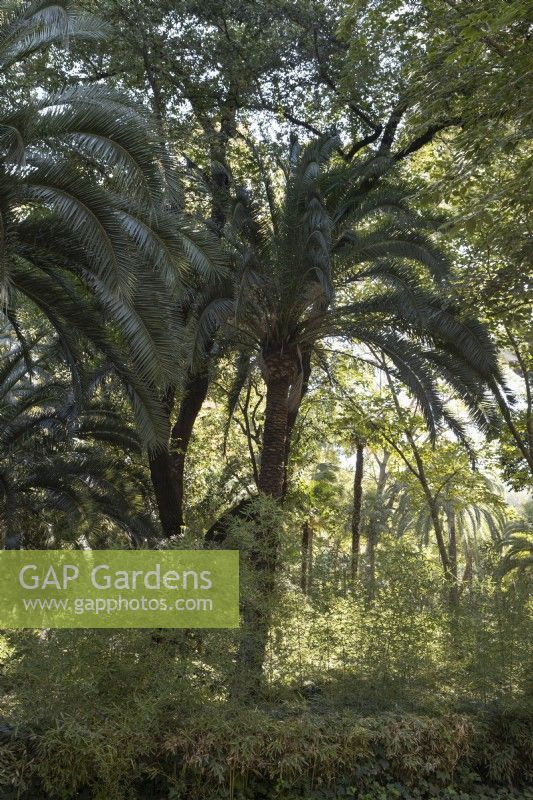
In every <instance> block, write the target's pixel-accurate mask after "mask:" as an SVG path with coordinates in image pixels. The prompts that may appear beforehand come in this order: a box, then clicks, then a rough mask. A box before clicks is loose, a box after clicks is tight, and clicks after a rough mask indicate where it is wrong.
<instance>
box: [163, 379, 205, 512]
mask: <svg viewBox="0 0 533 800" xmlns="http://www.w3.org/2000/svg"><path fill="white" fill-rule="evenodd" d="M208 388H209V379H208V375H207V372H204V373H202V374H200V375H190V376H189V377H188V380H187V383H186V385H185V393H184V396H183V399H182V401H181V403H180V407H179V412H178V418H177V420H176V423H175V425H174V427H173V428H172V433H171V436H170V446H171V459H172V469H173V473H174V481H175V486H176V504H177V515H178V519H179V524H180V527H181V526H182V525H183V524H184V517H183V498H184V493H185V485H184V484H185V459H186V457H187V450H188V448H189V443H190V441H191V436H192V432H193V428H194V424H195V422H196V420H197V418H198V414H199V413H200V410H201V408H202V405H203V403H204V401H205V398H206V396H207V390H208Z"/></svg>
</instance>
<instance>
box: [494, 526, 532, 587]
mask: <svg viewBox="0 0 533 800" xmlns="http://www.w3.org/2000/svg"><path fill="white" fill-rule="evenodd" d="M532 534H533V523H531V522H528V521H527V520H520V521H518V522H509V523H508V524H507V526H506V527H505V530H504V535H503V538H502V541H501V542H500V547H501V549H502V551H504V555H503V558H502V561H501V564H500V567H499V574H500V575H507V573H509V572H511V571H513V570H531V568H532V567H533V537H532Z"/></svg>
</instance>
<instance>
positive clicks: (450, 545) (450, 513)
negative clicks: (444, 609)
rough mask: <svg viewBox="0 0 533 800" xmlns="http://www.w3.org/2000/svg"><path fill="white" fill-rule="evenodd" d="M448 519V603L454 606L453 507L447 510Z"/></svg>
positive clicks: (456, 600)
mask: <svg viewBox="0 0 533 800" xmlns="http://www.w3.org/2000/svg"><path fill="white" fill-rule="evenodd" d="M446 516H447V520H448V563H449V571H450V604H451V606H452V608H454V607H455V606H456V605H457V603H458V601H459V584H458V577H459V576H458V573H457V529H456V525H455V513H454V511H453V509H448V511H447V514H446Z"/></svg>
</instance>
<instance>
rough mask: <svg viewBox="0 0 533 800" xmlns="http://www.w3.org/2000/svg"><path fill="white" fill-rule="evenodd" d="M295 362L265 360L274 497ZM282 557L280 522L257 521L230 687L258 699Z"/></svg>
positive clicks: (262, 475)
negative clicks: (249, 581)
mask: <svg viewBox="0 0 533 800" xmlns="http://www.w3.org/2000/svg"><path fill="white" fill-rule="evenodd" d="M293 363H294V362H293V361H292V360H289V359H288V358H286V357H284V356H283V355H281V354H276V355H275V356H274V357H270V358H269V359H265V365H266V368H265V373H266V374H265V380H266V385H267V394H266V408H265V423H264V429H263V443H262V449H261V465H260V469H259V491H260V492H262V493H263V494H265V495H267V496H268V497H272V498H273V499H274V500H281V498H282V495H283V483H284V474H285V473H284V463H285V442H286V437H287V419H288V410H289V407H288V397H289V387H290V385H291V382H292V379H293V377H294V375H295V374H296V370H293V369H292V365H293ZM278 558H279V534H278V530H277V526H276V525H275V524H272V522H269V521H267V522H266V523H265V524H263V525H257V527H256V535H255V541H254V543H253V545H252V548H251V552H250V566H251V568H252V571H253V577H254V587H253V589H254V591H253V593H252V594H251V596H250V597H248V598H246V599H245V600H244V601H243V611H242V631H241V641H240V646H239V653H238V658H237V667H238V671H237V674H236V676H235V679H234V684H233V688H232V694H233V695H238V696H239V697H241V698H242V699H245V700H253V699H255V698H256V697H257V696H258V694H259V693H260V689H261V679H262V671H263V664H264V660H265V653H266V646H267V641H268V632H269V628H270V620H271V615H272V604H273V601H274V595H275V588H276V580H275V578H276V568H277V564H278Z"/></svg>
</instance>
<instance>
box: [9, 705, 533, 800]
mask: <svg viewBox="0 0 533 800" xmlns="http://www.w3.org/2000/svg"><path fill="white" fill-rule="evenodd" d="M142 722H143V721H142V719H140V718H139V717H138V716H137V717H135V716H128V715H126V714H124V716H123V717H122V718H119V717H115V718H107V717H105V718H104V717H103V718H102V719H101V720H100V722H99V724H96V723H95V721H94V720H93V723H92V725H91V726H89V725H87V721H85V723H84V721H83V720H82V719H80V718H79V717H76V715H75V714H74V713H73V714H72V715H71V716H70V717H69V718H64V719H62V720H61V722H59V723H58V724H57V725H55V726H53V727H50V728H49V729H47V730H42V731H40V732H39V733H36V734H35V733H34V734H32V735H31V736H29V737H28V738H27V739H26V740H24V739H23V738H21V737H15V738H14V740H13V741H12V742H11V743H10V744H8V745H5V746H4V747H3V749H2V751H1V758H0V781H1V782H2V784H3V786H4V794H3V795H0V796H2V797H3V798H6V797H18V798H21V800H30V798H31V800H35V798H37V797H38V798H39V800H45V799H46V800H71V798H72V800H73V798H80V799H81V798H85V799H86V800H96V799H98V800H103V798H106V800H119V799H120V800H133V799H134V798H135V800H148V798H152V800H156V799H157V800H223V798H224V800H227V799H228V798H230V800H233V799H234V800H260V799H261V800H267V799H268V800H296V798H305V800H328V799H330V800H337V798H339V799H340V798H357V800H393V799H395V800H398V799H400V800H410V799H411V798H412V800H419V799H420V800H423V799H424V798H442V799H443V800H445V799H446V800H469V799H470V798H479V800H481V799H482V798H487V799H488V798H500V800H504V799H506V798H509V799H510V798H523V799H524V800H525V798H532V800H533V790H532V789H531V788H529V789H528V788H527V787H528V784H529V783H530V782H531V781H532V779H533V773H532V764H531V761H532V759H531V756H532V751H533V725H532V721H531V719H530V718H529V717H528V716H527V715H525V714H523V713H520V712H517V711H511V710H507V711H494V712H493V713H491V714H488V713H485V714H480V715H458V714H453V715H452V714H448V715H443V716H441V717H423V716H416V715H408V714H403V715H395V714H381V715H377V716H373V717H358V716H357V715H355V714H353V713H351V712H350V713H340V714H331V713H330V714H311V713H309V712H299V713H292V714H291V713H288V712H286V713H285V714H284V715H280V714H274V713H269V712H268V711H266V710H260V709H254V710H252V709H249V710H244V709H240V710H238V709H235V710H232V709H231V708H230V707H229V706H227V705H224V706H222V705H220V706H210V707H204V709H203V710H202V711H201V712H198V713H196V714H193V715H191V716H187V718H186V719H181V720H180V719H179V715H177V714H175V717H174V722H173V725H170V728H172V727H174V730H170V729H167V730H163V729H157V727H156V725H155V724H154V720H148V721H147V729H145V730H143V729H141V727H140V726H141V725H142ZM161 722H163V720H161ZM165 722H166V723H167V725H168V724H169V723H170V722H171V720H170V718H169V717H167V719H166V720H165ZM17 787H18V789H19V790H21V789H22V788H23V787H24V791H20V793H19V794H15V790H16V789H17ZM9 791H11V793H12V794H11V795H10V794H9Z"/></svg>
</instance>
